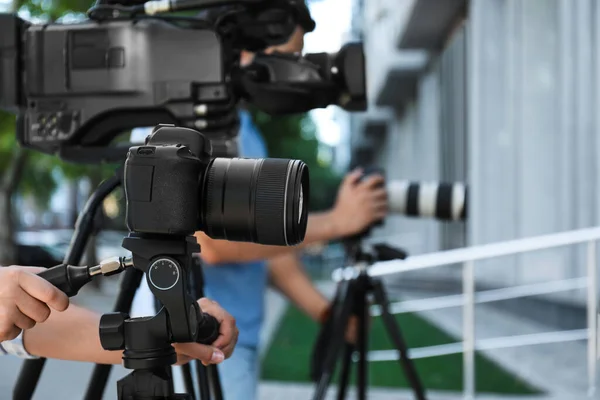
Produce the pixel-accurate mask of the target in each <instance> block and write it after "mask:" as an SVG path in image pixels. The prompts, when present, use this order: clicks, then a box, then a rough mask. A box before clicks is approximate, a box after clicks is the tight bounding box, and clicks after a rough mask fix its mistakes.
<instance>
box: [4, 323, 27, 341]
mask: <svg viewBox="0 0 600 400" xmlns="http://www.w3.org/2000/svg"><path fill="white" fill-rule="evenodd" d="M21 331H22V329H20V328H19V327H17V326H15V325H12V324H7V325H6V326H0V342H4V341H5V340H13V339H14V338H16V337H17V336H19V333H21Z"/></svg>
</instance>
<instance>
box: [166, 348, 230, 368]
mask: <svg viewBox="0 0 600 400" xmlns="http://www.w3.org/2000/svg"><path fill="white" fill-rule="evenodd" d="M174 347H175V350H176V351H177V353H178V354H182V355H184V356H187V357H189V358H191V359H195V360H200V361H201V362H202V364H204V365H209V364H219V363H221V362H223V360H225V354H223V352H222V351H221V350H219V349H217V348H216V347H213V346H207V345H204V344H199V343H177V344H175V345H174Z"/></svg>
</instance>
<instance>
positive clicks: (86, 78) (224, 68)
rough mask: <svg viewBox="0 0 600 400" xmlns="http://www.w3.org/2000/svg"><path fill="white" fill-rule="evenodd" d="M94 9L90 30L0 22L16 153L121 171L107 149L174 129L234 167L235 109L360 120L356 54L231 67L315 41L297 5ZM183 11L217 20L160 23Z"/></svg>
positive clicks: (242, 2)
mask: <svg viewBox="0 0 600 400" xmlns="http://www.w3.org/2000/svg"><path fill="white" fill-rule="evenodd" d="M98 1H99V2H98V3H97V4H96V5H95V6H94V7H93V8H92V9H90V11H89V12H88V17H89V20H86V21H84V22H81V23H77V24H71V25H66V24H48V25H45V24H44V25H31V24H29V23H27V22H25V21H23V20H22V19H20V18H18V17H17V16H16V15H12V14H0V93H1V94H2V95H1V97H0V109H5V110H8V111H10V112H13V113H17V114H18V125H17V137H18V140H19V142H20V143H21V145H23V146H24V147H28V148H33V149H36V150H39V151H42V152H45V153H51V154H58V155H59V156H60V157H61V158H63V159H66V160H70V161H74V162H86V163H90V162H92V163H95V162H99V161H107V160H108V161H111V160H113V161H114V160H122V159H124V158H125V155H126V154H127V148H128V147H123V148H120V149H115V148H114V147H108V145H109V144H110V143H111V142H113V140H114V139H115V137H116V136H117V135H119V134H121V133H123V132H124V131H126V130H129V129H132V128H136V127H148V126H155V125H157V124H175V125H178V126H182V127H187V128H194V129H198V130H201V131H202V132H203V133H204V134H206V135H207V136H208V137H209V139H210V140H211V142H212V144H213V149H214V155H215V156H235V155H236V154H237V145H236V143H237V141H236V137H237V130H238V125H237V119H236V116H237V113H236V112H235V111H236V110H235V108H236V105H237V103H238V101H239V100H240V99H241V98H244V99H246V100H247V101H249V102H251V103H253V104H254V105H256V106H257V107H258V108H259V109H262V110H263V111H265V112H268V113H271V114H286V113H299V112H305V111H308V110H310V109H314V108H320V107H326V106H328V105H330V104H337V105H339V106H341V107H344V108H345V109H347V110H363V109H365V108H366V100H365V78H364V68H365V66H364V55H363V51H362V45H361V44H360V43H351V44H347V45H345V46H344V47H343V48H342V49H341V50H340V52H339V53H337V54H307V55H305V56H304V57H302V56H300V55H283V54H277V53H275V54H269V55H267V54H258V55H257V56H256V57H255V60H254V62H253V63H252V64H251V65H249V66H241V65H240V62H239V61H240V53H241V51H242V50H248V51H254V52H257V51H261V50H263V49H265V48H266V47H268V46H271V45H277V44H281V43H284V42H285V41H287V39H288V38H289V37H290V35H291V33H292V32H293V31H294V29H295V27H296V26H297V25H298V24H301V25H302V26H304V29H305V30H306V31H310V30H312V29H313V27H314V22H312V20H311V19H310V16H309V14H308V11H307V10H306V6H305V5H304V3H303V1H299V2H298V1H293V0H237V1H234V0H156V1H148V2H144V1H139V0H134V1H131V0H106V1H104V0H98ZM217 6H221V7H217ZM225 6H226V7H225ZM192 9H204V10H207V9H210V10H213V12H212V14H213V15H214V17H212V18H206V17H203V16H202V15H199V16H196V17H183V16H175V15H164V16H159V15H158V14H159V13H165V12H170V11H180V10H192ZM214 10H218V11H219V12H214ZM307 21H308V22H307Z"/></svg>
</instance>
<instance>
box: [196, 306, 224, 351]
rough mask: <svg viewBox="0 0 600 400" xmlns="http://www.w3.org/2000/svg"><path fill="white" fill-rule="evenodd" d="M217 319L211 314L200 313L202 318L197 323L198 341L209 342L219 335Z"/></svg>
mask: <svg viewBox="0 0 600 400" xmlns="http://www.w3.org/2000/svg"><path fill="white" fill-rule="evenodd" d="M219 328H220V324H219V321H217V319H216V318H215V317H213V316H212V315H209V314H206V313H202V320H201V321H200V322H199V323H198V339H197V342H198V343H202V344H211V343H213V342H214V341H215V340H217V338H218V337H219Z"/></svg>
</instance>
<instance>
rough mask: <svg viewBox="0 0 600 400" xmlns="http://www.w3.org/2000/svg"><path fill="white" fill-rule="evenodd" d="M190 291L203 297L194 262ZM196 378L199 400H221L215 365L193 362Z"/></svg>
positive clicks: (199, 268)
mask: <svg viewBox="0 0 600 400" xmlns="http://www.w3.org/2000/svg"><path fill="white" fill-rule="evenodd" d="M191 281H192V291H193V293H194V294H195V297H196V298H197V299H200V298H202V297H204V275H203V273H202V265H201V264H200V261H199V260H196V262H195V263H194V266H193V268H192V279H191ZM195 367H196V378H197V380H198V388H199V390H200V400H211V398H212V397H211V394H212V396H213V397H214V399H215V400H223V390H222V388H221V381H220V379H219V371H218V369H217V366H216V365H209V366H204V364H202V363H201V362H200V361H195Z"/></svg>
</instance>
